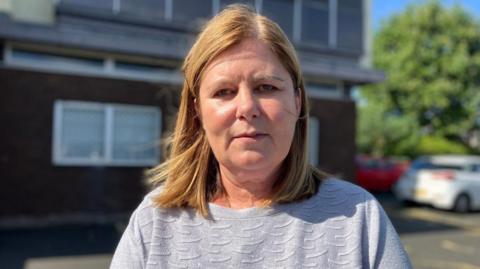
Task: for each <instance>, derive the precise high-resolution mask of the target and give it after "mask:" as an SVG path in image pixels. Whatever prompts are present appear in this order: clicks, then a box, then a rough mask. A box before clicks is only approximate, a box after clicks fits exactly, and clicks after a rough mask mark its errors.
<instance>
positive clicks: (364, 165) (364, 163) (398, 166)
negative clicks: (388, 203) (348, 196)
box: [356, 156, 409, 192]
mask: <svg viewBox="0 0 480 269" xmlns="http://www.w3.org/2000/svg"><path fill="white" fill-rule="evenodd" d="M408 165H409V163H408V161H405V160H396V159H392V158H373V157H369V156H358V157H357V158H356V181H357V184H358V185H360V186H361V187H363V188H365V189H367V190H369V191H375V192H386V191H390V190H391V188H392V185H393V184H394V183H395V182H396V181H397V180H398V179H399V177H400V175H401V174H402V173H403V172H404V171H405V170H406V169H407V168H408Z"/></svg>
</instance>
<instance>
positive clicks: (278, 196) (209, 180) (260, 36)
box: [148, 4, 324, 217]
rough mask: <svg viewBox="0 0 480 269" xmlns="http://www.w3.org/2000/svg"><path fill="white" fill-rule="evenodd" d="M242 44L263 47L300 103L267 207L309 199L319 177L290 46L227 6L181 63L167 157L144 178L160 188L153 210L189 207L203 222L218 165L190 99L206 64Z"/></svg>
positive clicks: (275, 30) (260, 19)
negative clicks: (286, 77) (284, 73)
mask: <svg viewBox="0 0 480 269" xmlns="http://www.w3.org/2000/svg"><path fill="white" fill-rule="evenodd" d="M248 38H254V39H257V40H259V41H262V42H264V43H265V44H266V45H267V46H268V47H269V48H270V49H271V51H272V52H273V53H274V54H275V55H276V56H277V57H278V58H279V59H280V61H281V62H282V63H283V65H284V67H285V68H286V70H287V71H288V72H289V73H290V75H291V78H292V81H293V85H294V87H296V90H297V91H298V92H299V94H300V98H301V110H300V117H299V119H298V121H297V123H296V126H295V133H294V137H293V141H292V145H291V148H290V151H289V153H288V154H287V156H286V158H285V160H284V162H283V167H282V174H281V176H280V178H279V179H278V181H277V182H276V183H275V186H274V190H273V193H272V196H271V199H270V200H269V201H268V203H267V205H268V204H271V203H279V202H291V201H297V200H300V199H304V198H306V197H310V196H311V195H313V194H314V193H315V192H316V190H317V185H318V183H319V180H320V179H321V178H323V177H324V174H323V173H321V172H320V171H318V170H316V169H315V168H313V167H311V166H310V165H309V164H308V159H307V151H308V150H307V141H308V140H307V126H308V104H307V99H306V96H305V87H304V83H303V78H302V74H301V70H300V64H299V61H298V59H297V55H296V53H295V50H294V48H293V46H292V44H291V43H290V41H289V40H288V38H287V37H286V35H285V34H284V33H283V31H282V30H281V29H280V28H279V27H278V25H277V24H275V23H274V22H273V21H271V20H270V19H268V18H266V17H264V16H261V15H259V14H257V13H256V12H255V11H253V10H252V9H250V8H249V7H247V6H244V5H238V4H237V5H231V6H228V7H227V8H226V9H224V10H223V11H222V12H220V13H219V14H218V15H217V16H215V17H214V18H212V19H211V20H210V21H209V22H208V23H207V24H206V26H205V28H204V29H203V31H202V32H201V33H200V34H199V36H198V38H197V40H196V42H195V44H194V45H193V47H192V48H191V50H190V52H189V53H188V55H187V56H186V58H185V62H184V64H183V67H182V69H183V72H184V75H185V80H184V83H183V89H182V95H181V100H180V108H179V111H178V118H177V121H176V125H175V129H174V132H173V134H172V136H171V138H170V139H171V141H170V148H169V150H170V153H169V156H168V158H167V160H166V161H165V162H164V163H162V164H160V165H158V166H157V167H155V168H153V169H151V170H150V171H149V172H148V175H149V177H150V182H151V183H152V184H153V185H154V186H156V185H159V184H162V191H161V192H160V193H159V194H158V195H157V196H155V197H154V203H155V204H156V205H157V206H158V207H162V208H170V207H182V206H189V207H193V208H195V209H197V210H198V211H199V212H200V213H201V214H202V215H203V216H204V217H207V216H208V202H209V200H210V199H211V198H212V197H213V196H214V195H216V194H217V193H218V192H219V191H221V190H220V189H221V187H220V186H219V185H218V183H217V173H218V163H217V161H216V159H215V157H214V155H213V153H212V150H211V148H210V145H209V144H208V141H207V138H206V135H205V132H204V131H203V128H202V125H201V123H200V120H199V118H198V117H197V111H196V109H195V105H196V104H195V98H196V97H197V96H198V93H199V88H200V83H201V78H202V74H203V72H204V70H205V68H206V67H207V66H208V65H209V63H210V62H211V61H212V60H213V59H214V58H215V57H216V56H217V55H219V54H220V53H222V52H223V51H225V50H227V49H228V48H230V47H232V46H233V45H235V44H238V43H240V42H241V41H242V40H245V39H248ZM292 90H294V89H292Z"/></svg>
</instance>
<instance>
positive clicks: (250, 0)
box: [220, 0, 268, 10]
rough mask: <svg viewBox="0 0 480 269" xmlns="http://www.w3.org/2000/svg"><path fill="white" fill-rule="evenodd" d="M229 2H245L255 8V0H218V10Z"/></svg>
mask: <svg viewBox="0 0 480 269" xmlns="http://www.w3.org/2000/svg"><path fill="white" fill-rule="evenodd" d="M267 2H268V1H267ZM264 3H265V1H264ZM231 4H245V5H248V6H250V7H252V8H255V0H220V10H222V9H223V8H225V7H226V6H228V5H231Z"/></svg>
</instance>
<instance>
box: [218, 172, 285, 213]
mask: <svg viewBox="0 0 480 269" xmlns="http://www.w3.org/2000/svg"><path fill="white" fill-rule="evenodd" d="M276 170H278V169H276ZM277 178H278V172H271V173H249V172H235V173H232V171H231V170H229V169H227V168H225V167H220V174H219V180H220V182H221V184H222V187H223V192H221V193H219V194H218V196H216V197H214V198H213V201H212V202H213V203H215V204H217V205H220V206H223V207H230V208H235V209H241V208H249V207H258V206H262V205H264V204H265V202H266V201H268V200H269V199H270V198H271V194H272V189H273V185H274V183H275V181H276V179H277Z"/></svg>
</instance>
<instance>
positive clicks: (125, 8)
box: [119, 0, 165, 19]
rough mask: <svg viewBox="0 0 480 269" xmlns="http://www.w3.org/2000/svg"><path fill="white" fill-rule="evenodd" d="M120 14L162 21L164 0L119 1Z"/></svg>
mask: <svg viewBox="0 0 480 269" xmlns="http://www.w3.org/2000/svg"><path fill="white" fill-rule="evenodd" d="M119 10H120V13H123V14H128V15H133V16H137V17H141V18H149V19H164V18H165V0H121V1H119Z"/></svg>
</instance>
